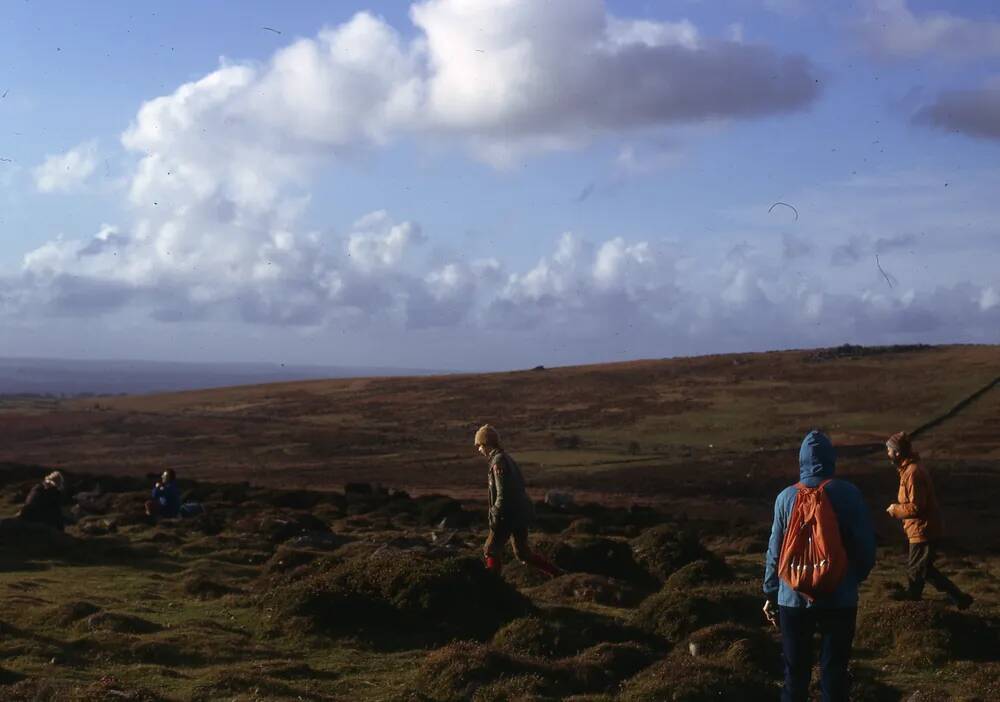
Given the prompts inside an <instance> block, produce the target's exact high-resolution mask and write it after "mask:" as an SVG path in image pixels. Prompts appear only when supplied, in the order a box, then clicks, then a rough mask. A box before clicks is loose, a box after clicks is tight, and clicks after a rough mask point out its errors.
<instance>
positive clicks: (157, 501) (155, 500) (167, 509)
mask: <svg viewBox="0 0 1000 702" xmlns="http://www.w3.org/2000/svg"><path fill="white" fill-rule="evenodd" d="M180 509H181V491H180V488H179V487H177V474H176V473H175V472H174V469H173V468H167V469H166V470H165V471H163V475H161V476H160V480H159V482H157V483H156V485H155V486H154V487H153V493H152V499H151V500H147V501H146V515H147V516H149V517H152V518H153V519H157V518H166V519H174V518H175V517H177V515H178V514H179V513H180Z"/></svg>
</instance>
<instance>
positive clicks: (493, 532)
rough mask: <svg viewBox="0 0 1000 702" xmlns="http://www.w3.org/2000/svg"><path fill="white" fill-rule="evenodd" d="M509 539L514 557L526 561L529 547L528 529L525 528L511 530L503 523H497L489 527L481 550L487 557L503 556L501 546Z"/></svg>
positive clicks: (529, 551) (529, 554) (529, 553)
mask: <svg viewBox="0 0 1000 702" xmlns="http://www.w3.org/2000/svg"><path fill="white" fill-rule="evenodd" d="M507 541H510V545H511V547H512V548H513V549H514V558H516V559H517V560H519V561H527V560H528V559H530V557H531V555H532V554H531V547H530V546H528V530H527V529H525V528H521V529H515V530H513V531H511V530H510V529H507V528H506V527H505V526H504V525H503V524H498V525H497V526H494V527H493V528H492V529H490V533H489V536H487V537H486V544H485V545H484V546H483V552H484V553H485V554H486V556H487V557H493V558H501V557H502V556H503V546H504V544H505V543H506V542H507Z"/></svg>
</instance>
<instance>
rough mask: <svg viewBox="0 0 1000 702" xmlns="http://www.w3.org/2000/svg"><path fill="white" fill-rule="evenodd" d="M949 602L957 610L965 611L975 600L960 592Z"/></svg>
mask: <svg viewBox="0 0 1000 702" xmlns="http://www.w3.org/2000/svg"><path fill="white" fill-rule="evenodd" d="M951 601H952V604H954V605H955V606H956V607H957V608H958V609H961V610H966V609H968V608H969V607H971V606H972V603H973V602H974V601H975V598H973V596H972V595H969V594H966V593H964V592H960V593H959V594H957V595H955V597H953V598H952V600H951Z"/></svg>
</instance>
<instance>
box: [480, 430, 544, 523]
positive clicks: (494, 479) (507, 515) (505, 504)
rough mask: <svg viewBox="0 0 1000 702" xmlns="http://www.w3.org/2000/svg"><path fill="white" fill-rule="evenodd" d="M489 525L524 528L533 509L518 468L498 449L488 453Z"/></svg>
mask: <svg viewBox="0 0 1000 702" xmlns="http://www.w3.org/2000/svg"><path fill="white" fill-rule="evenodd" d="M489 493H490V514H489V519H490V526H491V527H492V526H493V525H494V524H502V525H503V526H504V528H505V529H507V530H508V531H509V532H510V533H514V532H516V531H517V530H519V529H527V528H528V525H529V523H530V522H531V517H532V514H533V512H534V510H533V509H532V506H531V500H530V499H529V498H528V492H527V490H526V489H525V486H524V476H523V475H521V467H520V466H518V465H517V461H515V460H514V459H513V458H512V457H511V456H510V455H508V454H507V453H505V452H504V451H502V450H500V449H496V450H494V451H493V453H491V454H490V470H489Z"/></svg>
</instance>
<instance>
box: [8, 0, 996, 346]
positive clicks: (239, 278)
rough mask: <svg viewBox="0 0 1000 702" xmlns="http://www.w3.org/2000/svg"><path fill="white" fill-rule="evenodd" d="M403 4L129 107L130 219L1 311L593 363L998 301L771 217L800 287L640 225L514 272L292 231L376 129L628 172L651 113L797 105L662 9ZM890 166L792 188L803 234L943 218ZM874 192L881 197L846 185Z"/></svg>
mask: <svg viewBox="0 0 1000 702" xmlns="http://www.w3.org/2000/svg"><path fill="white" fill-rule="evenodd" d="M412 18H413V20H414V23H415V24H416V26H417V29H418V35H417V36H416V37H415V38H414V39H413V40H412V41H408V40H405V39H404V38H403V37H402V35H401V34H400V33H399V32H397V31H396V30H395V29H393V28H392V27H390V26H389V25H387V24H386V23H385V22H384V21H382V20H380V19H378V18H375V17H373V16H371V15H368V14H364V13H363V14H359V15H357V16H355V17H354V18H353V19H352V20H350V21H349V22H347V23H345V24H343V25H340V26H338V27H334V28H331V29H328V30H324V31H323V32H321V33H320V34H319V35H318V36H317V37H315V38H313V39H302V40H298V41H296V42H294V43H293V44H291V45H289V46H288V47H285V48H284V49H281V50H280V51H278V52H277V53H276V54H275V55H274V56H273V57H272V58H271V59H270V60H269V61H267V62H265V63H263V64H229V63H225V64H223V65H222V66H221V67H219V68H218V69H217V70H215V71H213V72H211V73H209V74H208V75H206V76H204V77H202V78H200V79H198V80H195V81H192V82H190V83H187V84H185V85H182V86H180V87H179V88H178V89H177V90H175V91H174V92H173V93H171V94H169V95H165V96H162V97H159V98H156V99H154V100H151V101H149V102H147V103H145V104H144V105H143V106H142V107H141V109H139V111H138V113H137V115H136V116H135V119H134V121H133V123H132V124H131V125H130V127H129V128H128V130H127V131H126V132H125V133H124V134H123V136H122V144H123V146H124V147H125V148H126V149H127V150H128V151H130V152H131V153H133V154H135V155H137V157H138V164H137V167H136V170H135V173H134V176H133V178H132V180H131V183H130V187H129V192H128V202H129V207H130V212H129V214H130V218H129V219H128V221H127V223H125V224H122V225H120V226H109V225H105V226H103V227H102V228H101V229H100V231H99V232H98V233H97V234H96V235H94V236H93V237H90V238H80V237H64V238H61V239H56V240H53V241H51V242H49V243H47V244H45V245H43V246H41V247H38V248H37V249H36V250H34V251H32V252H30V253H29V254H28V255H27V256H26V257H25V259H24V264H23V271H22V274H21V277H20V278H18V279H17V280H14V281H11V280H6V281H0V295H2V298H0V299H2V303H0V309H3V310H4V314H6V315H8V316H10V315H15V316H16V315H20V317H21V318H22V319H23V318H31V317H37V318H43V317H44V316H45V315H47V314H48V315H66V316H73V317H80V318H90V317H94V316H98V315H101V314H104V313H117V312H121V311H122V310H128V311H129V312H130V313H131V314H132V315H133V316H135V315H136V314H137V313H138V314H148V315H151V316H152V317H153V318H154V319H156V320H160V321H163V322H168V321H169V322H172V323H183V322H185V321H190V320H201V319H212V320H213V322H214V321H219V320H225V321H229V320H238V321H239V322H241V323H245V324H250V325H258V326H265V325H276V326H281V327H286V328H288V327H294V328H298V329H309V330H330V329H341V328H353V329H358V330H363V331H364V332H366V333H368V332H371V331H373V330H375V331H384V330H416V331H422V330H429V332H428V333H430V332H434V333H437V332H441V330H452V331H455V332H456V333H460V332H462V331H466V330H472V331H475V332H482V331H484V330H492V329H504V330H507V329H510V330H514V331H515V332H516V330H521V331H522V332H523V333H525V334H528V333H538V332H539V331H542V332H544V334H543V336H547V337H551V338H554V339H560V340H569V341H572V342H573V344H575V346H574V348H575V349H576V350H575V351H574V352H573V353H580V354H592V355H591V356H590V357H591V358H595V357H602V356H603V357H606V356H607V352H609V349H611V348H612V347H609V346H608V345H607V344H609V343H611V342H610V341H609V339H611V338H619V339H625V338H628V339H630V342H629V343H631V344H632V346H631V348H632V349H633V350H634V351H635V352H636V353H653V352H655V350H657V349H659V350H662V353H661V354H659V355H663V354H665V353H669V352H677V353H679V352H686V351H695V350H703V351H704V350H712V349H715V348H726V347H727V345H728V347H729V348H749V347H759V346H760V345H780V341H779V340H780V339H786V340H788V343H794V344H797V345H802V344H803V343H808V341H809V340H817V341H823V342H826V341H831V342H837V343H839V342H840V341H843V340H857V339H859V338H860V339H863V340H872V339H886V338H894V337H891V334H896V333H898V334H904V333H913V334H919V333H924V332H926V331H927V330H928V329H938V330H940V329H955V328H958V327H956V325H958V324H959V322H958V321H955V320H960V319H964V320H966V322H968V324H969V325H972V326H975V325H980V326H978V327H976V328H982V327H983V325H984V324H985V321H988V320H989V319H992V318H991V317H989V315H991V314H996V310H997V305H996V304H995V299H994V298H995V293H992V292H991V291H992V290H994V289H995V284H996V281H989V282H990V283H991V284H993V285H994V287H990V288H988V289H987V288H975V287H973V288H969V289H963V290H961V291H958V292H955V291H944V292H942V291H940V290H929V289H919V290H916V292H915V293H914V294H913V295H912V296H909V297H906V296H904V295H903V294H900V295H899V296H897V295H896V292H895V291H889V293H886V292H885V291H881V290H880V291H879V292H878V293H877V294H876V293H872V294H869V292H868V291H867V289H866V288H864V287H862V288H861V289H862V292H860V293H856V292H855V291H854V288H853V287H852V286H853V283H854V281H853V280H852V282H851V283H850V284H848V285H847V286H846V287H845V286H840V287H838V286H837V285H835V284H829V283H828V282H825V279H824V275H823V274H824V272H825V271H824V268H825V264H826V261H825V260H824V261H821V262H819V263H818V264H817V262H816V260H814V259H816V258H818V257H813V256H810V255H808V254H810V253H812V252H814V251H815V250H818V249H820V247H821V244H820V243H819V242H814V241H813V240H812V239H811V238H809V237H808V235H807V234H803V235H798V234H796V235H792V234H788V237H787V238H786V239H785V241H784V242H783V243H784V246H785V256H784V257H781V256H777V257H775V258H776V259H780V260H782V262H787V261H788V260H789V259H794V261H795V266H796V267H798V266H800V265H801V266H803V267H804V266H807V265H808V266H810V268H808V269H807V271H808V272H809V273H811V274H813V277H812V278H811V279H810V280H809V281H808V283H803V281H802V279H801V278H800V277H797V276H796V275H795V272H794V271H785V270H784V269H783V268H782V267H781V266H780V265H777V264H774V263H770V262H768V260H767V258H766V257H764V256H760V255H758V254H755V253H754V252H753V251H752V250H751V249H749V248H748V249H747V250H745V251H743V250H741V251H737V252H732V255H730V256H728V257H726V258H725V261H724V263H723V264H722V265H721V266H719V265H716V259H714V258H713V257H712V256H711V255H710V254H706V253H704V252H699V253H698V254H697V255H696V254H695V253H693V252H691V251H685V252H683V253H684V255H685V256H686V258H685V259H682V258H681V257H680V256H679V255H678V252H677V251H676V247H668V246H665V245H664V244H662V243H661V242H660V241H658V240H655V239H651V238H650V239H647V240H644V241H632V240H629V239H628V238H627V237H624V236H622V237H611V238H610V239H608V240H606V241H598V242H594V243H592V242H588V241H586V240H585V239H584V238H582V237H580V236H576V235H573V234H565V235H563V236H562V237H561V238H560V239H559V240H558V241H557V242H556V243H555V247H554V249H553V251H552V252H551V253H550V254H549V255H546V256H543V257H541V258H540V259H539V260H538V261H537V262H536V263H534V264H533V265H530V266H526V267H523V268H519V269H510V268H509V267H508V265H507V264H506V263H505V262H501V261H495V260H488V261H474V262H471V263H470V262H467V261H462V260H455V259H454V258H441V257H434V255H433V254H432V253H423V254H422V255H424V256H425V257H426V259H421V260H417V258H416V256H415V251H417V250H418V247H419V246H420V245H421V244H422V243H423V242H425V241H426V239H427V237H426V236H425V235H424V233H423V232H422V230H421V228H420V227H419V225H418V224H417V223H416V222H412V221H400V220H396V219H393V218H392V217H391V216H390V215H389V214H388V213H387V212H384V211H377V212H373V213H370V214H368V215H365V216H364V217H362V218H361V219H359V220H358V221H357V222H355V223H354V224H353V225H352V226H351V227H348V228H346V230H345V231H344V232H343V233H342V234H339V235H335V234H333V233H331V232H329V231H325V232H322V233H321V232H314V231H308V230H307V229H306V228H305V227H304V225H303V224H302V221H303V216H302V215H303V212H304V210H305V208H306V207H307V206H308V204H309V194H308V189H309V185H310V183H311V181H312V179H313V177H314V175H315V172H316V170H317V168H318V167H320V166H322V165H323V164H325V163H327V162H328V161H329V160H331V159H336V158H338V157H341V156H343V155H345V154H350V153H352V152H355V151H357V150H359V149H370V148H377V147H379V146H381V145H383V144H386V143H388V142H391V141H392V140H393V139H405V138H413V137H419V138H423V139H434V140H441V141H446V142H448V143H454V144H458V145H461V146H462V147H467V148H471V149H472V150H473V152H474V153H475V154H476V155H478V156H480V157H481V158H485V159H487V160H488V161H490V162H491V163H494V164H498V165H503V164H510V163H511V162H512V159H514V158H519V157H522V156H524V155H526V154H530V153H533V152H538V151H549V150H553V149H562V148H571V147H574V146H577V145H581V144H585V143H587V142H588V141H589V140H590V139H593V138H595V137H599V136H601V135H602V134H608V133H614V134H619V135H625V140H626V146H624V147H622V149H621V151H620V153H619V158H618V162H617V164H616V167H617V169H618V171H619V173H622V174H630V173H643V172H648V171H650V170H657V169H660V168H664V167H668V166H670V165H673V164H674V163H676V161H677V150H676V149H675V148H674V145H673V144H672V143H667V142H662V141H661V142H656V141H655V140H654V139H651V138H650V135H651V134H657V133H662V129H663V126H664V125H674V124H677V123H702V122H705V121H711V120H716V119H720V118H723V119H739V118H750V117H756V116H762V115H768V114H774V113H779V112H784V111H788V110H794V109H797V108H800V107H802V106H804V105H806V104H808V103H809V102H810V101H811V100H812V99H813V98H814V97H815V95H816V92H817V88H816V87H815V79H814V78H813V73H814V69H813V67H812V66H811V65H810V64H809V63H808V61H806V60H805V59H803V58H801V57H795V56H782V55H780V54H778V53H776V52H774V51H773V50H771V49H768V48H766V47H762V46H757V45H753V44H742V43H738V42H733V41H727V40H722V39H715V38H711V37H706V36H703V34H702V33H701V32H700V31H699V30H698V28H697V27H695V26H694V25H692V24H691V23H690V22H686V21H683V20H679V21H677V22H649V21H645V20H640V21H636V20H630V19H625V18H616V17H613V16H611V15H609V14H608V13H607V12H606V10H605V8H604V5H603V3H601V2H598V1H597V0H551V1H549V2H544V3H542V2H536V1H535V0H506V1H505V2H503V3H496V2H488V3H487V2H485V0H464V1H462V2H459V1H458V0H428V1H427V2H423V3H420V4H418V5H415V6H414V7H413V9H412ZM84 146H86V145H84ZM82 153H86V151H84V152H82ZM64 170H65V169H64ZM71 170H72V169H71ZM78 170H79V169H78ZM84 170H85V169H84ZM91 170H92V168H91ZM898 183H899V181H898V179H896V180H891V181H890V185H885V184H883V185H881V186H880V185H879V184H871V183H866V184H862V183H856V184H853V185H851V186H849V187H842V188H841V189H840V191H839V195H838V196H837V197H832V196H830V195H828V194H827V195H825V197H826V198H827V201H829V202H833V201H837V200H838V198H839V201H846V202H852V203H855V205H854V206H852V207H842V206H840V205H839V204H837V205H836V206H834V207H833V208H832V209H833V211H829V210H830V208H827V210H826V211H824V212H822V213H821V210H823V208H822V207H820V206H819V205H817V203H816V202H810V201H809V200H808V199H807V198H803V199H802V200H796V204H797V205H798V207H799V210H800V211H801V212H802V213H803V218H804V219H805V218H807V217H810V216H811V217H813V218H819V219H821V220H822V221H823V222H824V227H827V228H828V230H829V233H828V238H827V239H826V242H827V243H826V244H825V245H822V249H823V250H824V251H826V250H827V249H828V248H829V241H830V240H831V239H834V238H836V239H837V240H838V241H842V240H847V241H848V242H849V243H848V247H851V246H853V247H854V248H853V249H852V251H855V252H856V255H855V256H854V259H856V260H860V257H862V256H867V255H868V254H869V253H871V252H875V251H883V250H889V249H892V248H893V247H895V248H896V249H898V248H899V247H900V246H902V245H903V244H904V243H905V242H904V241H903V240H902V239H900V238H899V237H900V236H902V233H901V231H900V229H899V228H898V227H896V226H895V225H894V224H892V223H893V222H894V221H895V219H894V218H897V217H898V216H899V210H900V208H901V207H903V206H905V207H907V208H909V209H911V210H912V212H913V213H914V214H913V216H914V217H921V218H923V219H924V220H926V221H928V222H938V223H940V222H941V220H940V217H941V216H942V215H941V214H940V213H941V212H945V211H946V208H945V207H944V206H945V205H947V204H948V203H947V202H942V200H941V199H940V196H939V195H935V194H933V193H934V192H937V190H940V184H939V183H924V184H920V185H919V187H916V188H911V189H910V191H907V192H908V193H909V194H910V195H913V193H916V195H913V197H911V199H910V200H909V201H908V200H906V198H905V197H899V193H898V192H897V191H894V190H892V189H893V188H898V187H899V186H898ZM934 188H937V190H933V189H934ZM932 190H933V192H932ZM887 191H888V192H887ZM872 193H877V194H878V196H879V197H880V198H882V201H881V202H882V203H883V204H881V205H880V207H882V209H881V210H878V209H877V208H874V207H873V206H871V203H867V204H865V202H862V201H863V200H864V198H866V197H872ZM904 195H905V193H904ZM831 197H832V199H831ZM885 203H889V204H885ZM873 209H874V210H876V214H879V215H880V217H877V218H873V219H875V220H876V224H885V225H886V226H885V232H886V233H884V234H879V235H878V236H876V235H867V234H866V235H864V236H863V237H861V238H859V239H858V240H857V242H855V243H853V244H852V243H851V242H850V239H849V236H851V235H856V234H857V232H858V231H859V226H858V221H857V219H859V218H861V216H862V213H865V216H868V215H870V214H871V213H872V211H873ZM763 210H764V211H766V207H765V208H763ZM404 214H405V213H404ZM770 219H771V221H772V223H773V221H774V219H775V218H774V217H771V218H770ZM783 222H784V220H783ZM799 224H800V225H802V224H804V222H800V223H799ZM942 228H944V227H943V225H942ZM886 247H888V248H886ZM427 248H430V247H427ZM848 258H850V256H848ZM428 259H429V260H428ZM847 262H848V263H849V262H850V261H847ZM790 267H791V266H790ZM844 270H846V269H844ZM840 272H842V271H838V273H840ZM875 282H876V283H878V282H879V281H878V280H876V281H875ZM845 289H846V290H847V292H844V290H845ZM991 295H992V297H991ZM984 301H985V302H984ZM942 310H946V311H947V312H948V314H952V315H954V317H952V316H948V315H946V314H944V313H943V312H942ZM900 320H903V321H900ZM984 320H985V321H984ZM818 323H819V325H818ZM935 324H937V325H938V326H935ZM817 325H818V326H819V331H814V328H816V327H817ZM949 325H951V326H949ZM962 328H963V329H965V328H971V327H962ZM893 330H896V331H893ZM275 333H278V332H275ZM316 333H319V332H316ZM400 333H402V332H400ZM387 334H388V333H387ZM389 335H390V336H391V334H389ZM859 335H860V336H859ZM380 338H381V337H380ZM456 348H457V347H456ZM526 348H527V347H526ZM614 348H615V349H617V350H616V351H615V353H620V352H621V349H620V348H619V347H614ZM640 349H645V351H640ZM576 358H577V360H578V359H579V358H580V357H576Z"/></svg>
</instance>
